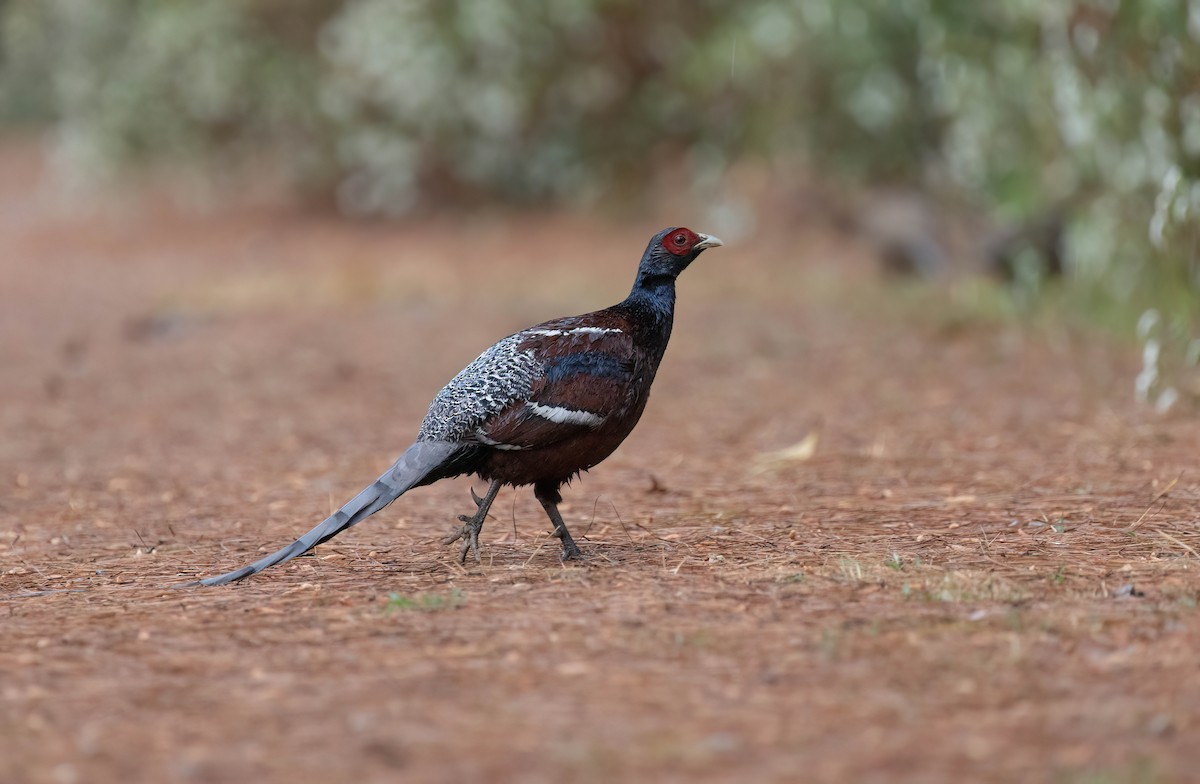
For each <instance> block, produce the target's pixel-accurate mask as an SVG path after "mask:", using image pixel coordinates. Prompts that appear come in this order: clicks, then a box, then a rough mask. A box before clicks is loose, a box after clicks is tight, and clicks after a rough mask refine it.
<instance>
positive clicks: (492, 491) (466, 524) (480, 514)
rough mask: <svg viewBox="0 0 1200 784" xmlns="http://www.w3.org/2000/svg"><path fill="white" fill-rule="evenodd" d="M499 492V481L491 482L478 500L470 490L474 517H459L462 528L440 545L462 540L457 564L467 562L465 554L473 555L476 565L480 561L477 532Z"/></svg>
mask: <svg viewBox="0 0 1200 784" xmlns="http://www.w3.org/2000/svg"><path fill="white" fill-rule="evenodd" d="M499 492H500V480H498V479H497V480H495V481H494V482H492V484H491V486H490V487H488V491H487V493H486V494H485V495H484V496H483V498H480V497H479V496H477V495H475V488H473V487H472V488H471V499H472V500H473V501H474V502H475V515H474V516H473V517H468V516H467V515H459V516H458V519H459V520H461V521H462V524H463V527H462V529H461V530H458V531H455V532H454V533H452V534H450V535H449V536H447V537H446V538H445V539H443V540H442V544H454V543H455V542H457V541H458V540H459V539H461V540H462V546H461V547H460V548H459V550H458V562H459V563H464V564H465V563H466V562H467V553H468V552H470V553H472V554H474V556H475V561H476V562H477V563H478V562H479V561H481V560H482V559H481V558H480V557H479V532H480V531H482V530H483V521H484V520H486V519H487V515H488V509H490V508H491V506H492V501H495V500H496V494H497V493H499Z"/></svg>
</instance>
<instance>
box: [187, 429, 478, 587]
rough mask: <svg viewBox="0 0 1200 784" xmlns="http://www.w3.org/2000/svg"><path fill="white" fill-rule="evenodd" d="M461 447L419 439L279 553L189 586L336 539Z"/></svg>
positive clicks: (236, 576)
mask: <svg viewBox="0 0 1200 784" xmlns="http://www.w3.org/2000/svg"><path fill="white" fill-rule="evenodd" d="M461 448H462V447H461V445H460V444H450V443H446V442H444V441H418V442H416V443H415V444H413V445H412V446H410V447H409V448H408V449H407V450H406V451H405V452H404V454H403V455H401V456H400V459H399V460H397V461H396V462H395V464H394V465H392V467H391V468H389V469H388V470H387V471H385V472H384V473H383V476H381V477H379V478H378V479H376V480H375V483H374V484H372V485H371V486H370V487H368V488H367V489H365V490H363V491H362V492H361V493H359V494H358V495H356V496H354V498H353V499H351V500H350V502H349V503H347V504H346V505H345V506H343V507H342V508H341V509H339V510H337V511H336V512H334V513H333V514H332V515H330V516H329V517H328V518H326V519H325V522H323V523H321V524H320V525H318V526H317V527H316V528H314V529H312V530H311V531H309V532H308V533H306V534H305V535H304V536H301V537H300V538H299V539H297V540H296V541H294V542H292V543H291V544H289V545H288V546H287V547H285V548H283V549H282V550H279V551H278V552H274V553H271V554H270V555H268V556H266V557H265V558H261V559H259V560H257V561H255V562H254V563H252V564H250V565H249V566H243V567H242V568H241V569H237V570H235V571H232V572H226V573H225V574H221V575H217V576H216V577H208V578H205V579H203V580H197V581H196V582H192V583H187V585H188V586H194V585H224V584H225V583H234V582H237V581H238V580H244V579H246V578H247V577H249V576H250V575H252V574H258V573H259V572H261V571H262V570H263V569H266V568H268V567H270V566H274V565H275V564H280V563H283V562H284V561H290V560H291V559H293V558H295V557H296V556H297V555H302V554H304V553H307V552H308V551H309V550H311V549H313V548H314V547H316V546H317V545H319V544H321V543H322V542H324V541H326V540H329V539H332V538H333V537H335V536H337V535H338V534H340V533H341V532H342V531H345V530H346V529H347V528H349V527H350V526H352V525H357V524H358V523H361V522H362V521H363V520H366V519H367V518H368V517H370V516H371V515H373V514H375V513H376V512H378V511H379V510H380V509H383V508H384V507H385V506H387V505H388V504H390V503H391V502H392V501H395V500H396V499H397V498H399V497H400V496H401V495H403V494H404V493H405V492H407V491H408V490H410V489H411V488H413V487H415V486H416V485H418V484H420V482H421V480H422V479H424V478H425V477H427V476H429V474H430V473H432V472H433V471H434V470H436V469H437V468H438V467H440V466H442V465H444V464H445V463H446V462H447V461H448V460H450V458H451V457H452V456H453V455H454V453H455V452H457V451H458V450H459V449H461Z"/></svg>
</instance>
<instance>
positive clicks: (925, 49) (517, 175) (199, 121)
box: [0, 0, 1200, 319]
mask: <svg viewBox="0 0 1200 784" xmlns="http://www.w3.org/2000/svg"><path fill="white" fill-rule="evenodd" d="M0 13H2V17H0V24H2V28H0V29H2V37H0V59H2V63H3V69H4V70H3V75H2V76H0V112H3V115H4V116H5V117H7V118H9V119H18V120H19V119H25V120H32V121H43V122H53V123H55V124H56V127H57V128H58V131H59V138H60V146H61V150H62V152H63V154H64V157H65V159H66V160H67V161H69V162H73V164H74V165H75V166H78V167H80V168H82V169H85V170H94V169H99V170H101V171H104V170H107V169H115V168H118V167H124V166H127V165H129V164H131V163H135V162H138V161H142V160H152V161H155V160H163V159H177V160H187V161H198V162H201V163H202V164H215V165H224V166H230V167H236V166H237V165H238V162H239V161H240V160H242V159H243V158H244V159H248V160H254V159H255V158H256V157H261V156H269V157H270V158H271V159H272V160H273V161H274V162H275V163H276V164H278V165H282V166H284V167H285V168H286V169H287V170H288V171H289V172H290V173H291V174H293V175H294V176H295V177H296V178H297V179H299V180H302V181H304V182H306V183H308V184H309V185H310V186H316V187H321V188H325V189H327V190H328V191H329V192H331V193H335V194H336V195H337V198H338V201H339V204H340V205H341V206H342V207H343V208H344V209H345V210H347V211H348V212H351V213H357V214H380V213H382V214H389V213H401V212H404V211H407V210H410V209H412V208H413V207H414V206H416V205H418V204H420V203H421V201H422V200H429V199H441V198H452V199H456V200H472V199H484V198H495V197H503V198H506V199H509V200H514V199H515V200H527V201H542V200H584V201H586V200H589V199H592V198H596V197H598V196H601V195H606V194H614V193H616V194H624V193H630V192H635V191H636V189H637V188H638V187H639V186H641V185H644V184H645V183H646V182H647V181H648V180H649V179H650V178H651V177H652V176H653V175H655V174H656V173H659V172H661V171H663V170H664V168H665V167H664V164H667V163H670V164H683V165H682V167H677V168H675V169H673V170H672V171H676V172H679V171H682V174H681V175H678V174H677V175H676V176H682V177H684V178H685V179H686V183H685V184H686V185H687V186H689V187H693V188H701V189H704V188H708V189H709V191H711V190H712V188H713V187H714V183H718V182H719V181H720V177H721V175H722V173H723V171H724V170H725V167H726V166H728V165H729V164H730V163H732V162H734V161H740V160H745V159H746V158H747V157H751V158H758V159H759V160H761V161H766V162H775V161H781V160H782V161H789V162H794V161H803V162H807V164H808V165H810V166H814V167H816V168H819V169H823V170H826V171H829V172H831V173H833V174H836V175H838V176H841V177H847V178H850V179H852V180H855V181H859V182H866V183H879V182H885V183H902V184H906V185H910V186H916V187H919V188H920V189H922V190H924V191H926V192H929V193H935V194H937V196H938V197H939V198H941V199H944V200H948V201H950V202H952V203H955V204H963V205H968V206H969V207H970V209H972V210H975V211H977V212H979V213H981V214H986V215H989V216H991V217H993V218H994V219H996V220H998V221H1000V222H1005V221H1009V222H1015V221H1020V220H1025V219H1029V218H1033V217H1036V216H1038V215H1041V214H1045V213H1047V212H1048V211H1054V210H1062V211H1064V214H1066V215H1068V217H1069V220H1068V225H1067V232H1066V255H1067V261H1068V264H1067V266H1068V271H1069V273H1070V275H1071V276H1072V277H1074V278H1077V279H1082V280H1085V281H1088V282H1090V283H1091V284H1093V288H1099V289H1101V290H1102V291H1103V292H1104V293H1105V295H1106V296H1108V297H1111V298H1114V299H1117V300H1123V301H1141V300H1145V301H1154V302H1156V303H1160V304H1163V305H1164V308H1163V310H1164V312H1165V313H1180V314H1183V318H1185V319H1186V318H1188V317H1190V316H1191V315H1192V313H1193V311H1194V309H1195V307H1196V302H1197V297H1196V292H1197V290H1200V265H1198V263H1197V253H1196V248H1197V243H1198V242H1200V232H1198V229H1197V226H1198V225H1200V224H1198V223H1197V221H1196V219H1195V218H1196V214H1197V213H1198V212H1200V0H1089V1H1088V2H1082V1H1078V2H1076V1H1072V0H1047V1H1043V0H1006V1H1005V2H997V3H963V2H959V1H958V0H855V1H853V2H850V1H846V2H839V0H744V2H737V3H734V2H721V1H720V0H664V2H658V3H639V2H634V0H511V1H510V2H496V0H460V1H459V2H453V3H447V2H441V1H440V0H204V1H203V2H197V1H196V0H8V2H7V4H6V5H4V6H2V11H0Z"/></svg>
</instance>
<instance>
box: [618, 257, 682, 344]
mask: <svg viewBox="0 0 1200 784" xmlns="http://www.w3.org/2000/svg"><path fill="white" fill-rule="evenodd" d="M621 304H622V305H623V306H624V308H625V310H627V311H629V312H630V315H632V316H633V317H634V319H636V321H637V322H638V324H639V326H640V329H639V332H640V333H641V337H642V339H643V340H644V341H646V345H647V346H654V347H655V348H656V349H657V352H656V353H658V355H659V357H661V356H662V353H661V352H662V350H663V349H665V348H666V347H667V341H668V340H669V339H670V337H671V324H672V322H673V321H674V319H675V278H674V276H668V275H661V276H646V275H642V274H639V275H638V278H637V281H636V282H635V283H634V284H633V291H631V292H629V296H628V297H626V298H625V301H624V302H623V303H621Z"/></svg>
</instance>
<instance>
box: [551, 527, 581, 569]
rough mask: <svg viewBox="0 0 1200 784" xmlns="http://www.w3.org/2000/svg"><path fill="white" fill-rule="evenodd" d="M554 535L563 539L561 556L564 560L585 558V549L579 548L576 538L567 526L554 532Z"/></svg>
mask: <svg viewBox="0 0 1200 784" xmlns="http://www.w3.org/2000/svg"><path fill="white" fill-rule="evenodd" d="M554 535H555V536H557V537H558V538H559V539H561V540H562V553H561V554H559V558H560V559H561V560H563V561H582V560H584V555H583V551H582V550H580V549H579V545H577V544H575V540H574V539H572V538H571V532H570V531H568V530H567V528H566V526H563V527H562V528H560V529H558V530H557V531H555V532H554Z"/></svg>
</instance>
